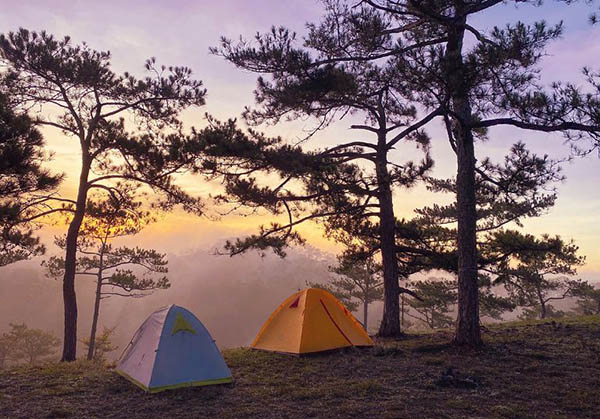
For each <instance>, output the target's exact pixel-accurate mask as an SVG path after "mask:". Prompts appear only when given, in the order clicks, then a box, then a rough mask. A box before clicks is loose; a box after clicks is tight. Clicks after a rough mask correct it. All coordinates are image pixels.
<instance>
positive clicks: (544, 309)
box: [540, 303, 546, 320]
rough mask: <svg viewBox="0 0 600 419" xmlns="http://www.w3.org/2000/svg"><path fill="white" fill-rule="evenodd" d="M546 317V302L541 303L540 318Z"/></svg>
mask: <svg viewBox="0 0 600 419" xmlns="http://www.w3.org/2000/svg"><path fill="white" fill-rule="evenodd" d="M545 318H546V304H545V303H542V304H541V305H540V319H542V320H544V319H545Z"/></svg>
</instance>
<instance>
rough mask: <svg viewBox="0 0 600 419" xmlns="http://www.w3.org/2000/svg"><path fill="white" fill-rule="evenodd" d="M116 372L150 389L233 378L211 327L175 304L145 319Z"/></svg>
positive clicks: (215, 381)
mask: <svg viewBox="0 0 600 419" xmlns="http://www.w3.org/2000/svg"><path fill="white" fill-rule="evenodd" d="M117 372H118V373H119V374H121V375H122V376H123V377H125V378H127V379H128V380H130V381H131V382H133V383H134V384H136V385H137V386H139V387H141V388H142V389H144V390H146V391H149V392H151V393H155V392H159V391H162V390H168V389H173V388H179V387H189V386H205V385H212V384H223V383H230V382H232V381H233V378H232V377H231V371H230V370H229V368H228V367H227V364H225V360H224V359H223V356H222V355H221V352H220V351H219V348H217V345H216V344H215V341H214V340H213V338H212V336H211V335H210V333H209V332H208V330H206V328H205V327H204V325H203V324H202V323H201V322H200V320H198V319H197V318H196V316H194V315H193V314H192V313H191V312H189V311H188V310H186V309H185V308H183V307H179V306H176V305H170V306H167V307H164V308H161V309H159V310H158V311H155V312H154V313H152V314H151V315H150V316H149V317H148V318H147V319H146V321H145V322H144V323H142V325H141V326H140V328H139V329H138V330H137V332H135V334H134V335H133V338H132V339H131V342H130V343H129V345H127V347H126V348H125V351H124V352H123V354H122V355H121V358H120V359H119V363H118V365H117Z"/></svg>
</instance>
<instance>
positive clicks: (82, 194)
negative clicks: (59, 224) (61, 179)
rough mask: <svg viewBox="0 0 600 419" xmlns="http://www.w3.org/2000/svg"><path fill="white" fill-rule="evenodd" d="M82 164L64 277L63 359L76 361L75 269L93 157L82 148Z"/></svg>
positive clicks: (68, 233) (67, 245) (70, 227)
mask: <svg viewBox="0 0 600 419" xmlns="http://www.w3.org/2000/svg"><path fill="white" fill-rule="evenodd" d="M82 151H83V152H82V166H81V173H80V175H79V188H78V191H77V202H76V205H75V214H74V215H73V219H72V220H71V223H70V224H69V230H68V232H67V239H66V254H65V276H64V278H63V301H64V307H65V331H64V333H65V334H64V342H63V353H62V358H61V361H63V362H71V361H75V359H76V357H77V296H76V294H75V271H76V265H77V238H78V236H79V228H80V227H81V223H82V221H83V217H84V216H85V205H86V202H87V192H88V185H87V182H88V175H89V172H90V165H91V159H90V157H89V155H88V153H87V150H85V149H84V150H82Z"/></svg>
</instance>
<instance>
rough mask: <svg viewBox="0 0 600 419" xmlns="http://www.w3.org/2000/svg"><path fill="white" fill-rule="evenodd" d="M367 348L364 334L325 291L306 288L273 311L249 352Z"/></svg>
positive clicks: (366, 335) (353, 319)
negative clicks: (262, 350)
mask: <svg viewBox="0 0 600 419" xmlns="http://www.w3.org/2000/svg"><path fill="white" fill-rule="evenodd" d="M371 345H373V341H372V340H371V338H370V337H369V335H368V334H367V332H365V330H364V329H363V327H362V326H361V325H360V323H359V322H358V321H357V320H356V319H355V318H354V316H353V315H352V314H351V313H350V312H349V311H348V310H347V309H346V307H344V305H343V304H342V303H341V302H340V301H339V300H338V299H337V298H335V297H334V296H333V295H331V294H330V293H328V292H327V291H325V290H322V289H318V288H307V289H304V290H302V291H298V292H297V293H295V294H293V295H292V296H290V297H289V298H288V299H287V300H285V301H284V302H283V303H282V304H281V305H280V306H279V307H277V310H275V311H274V312H273V314H271V316H270V317H269V318H268V320H267V321H266V322H265V324H264V325H263V327H262V328H261V329H260V332H258V335H257V336H256V338H255V339H254V342H253V343H252V348H255V349H264V350H267V351H274V352H285V353H292V354H305V353H310V352H320V351H326V350H329V349H335V348H343V347H346V346H371Z"/></svg>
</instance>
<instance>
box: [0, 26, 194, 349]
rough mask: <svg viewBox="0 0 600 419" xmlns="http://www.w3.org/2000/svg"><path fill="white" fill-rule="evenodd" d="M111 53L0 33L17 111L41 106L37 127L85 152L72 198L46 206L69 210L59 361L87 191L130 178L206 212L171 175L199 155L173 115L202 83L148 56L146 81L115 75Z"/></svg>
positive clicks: (72, 344)
mask: <svg viewBox="0 0 600 419" xmlns="http://www.w3.org/2000/svg"><path fill="white" fill-rule="evenodd" d="M110 58H111V56H110V53H109V52H103V51H95V50H93V49H91V48H90V47H89V46H88V45H87V44H85V43H84V44H81V45H74V44H73V43H72V41H71V39H70V38H69V37H65V38H63V39H56V38H54V37H53V36H52V35H50V34H48V33H46V32H44V31H42V32H39V33H37V32H30V31H28V30H26V29H20V30H19V31H17V32H10V33H8V34H5V35H0V61H1V63H2V64H3V65H4V66H5V68H6V74H5V80H6V82H5V83H4V84H5V88H6V91H7V92H9V93H10V97H11V100H12V101H14V103H15V104H16V105H17V106H19V107H21V108H28V109H32V108H34V107H35V108H36V109H41V111H42V112H43V113H40V114H39V115H37V116H36V117H35V118H34V119H33V121H34V123H35V124H36V125H38V126H46V127H53V128H57V129H59V130H60V131H61V133H63V134H64V135H65V136H67V137H69V138H72V139H73V140H74V142H73V147H74V149H75V150H77V151H78V152H80V153H81V165H80V167H79V177H78V179H79V180H78V184H77V193H76V196H74V197H72V198H60V199H59V198H55V199H54V202H52V201H48V202H46V204H47V205H50V204H53V203H54V204H57V206H56V207H55V208H53V210H54V211H62V212H65V211H68V212H70V213H72V218H71V223H70V224H69V227H68V232H67V237H66V242H65V271H64V278H63V300H64V306H65V310H64V322H65V332H64V335H65V337H64V343H63V344H64V347H63V355H62V360H63V361H73V360H74V359H75V356H76V348H77V299H76V294H75V272H76V261H77V257H76V251H77V238H78V234H79V230H80V227H81V224H82V222H83V220H84V218H85V215H86V208H87V202H88V194H89V192H90V191H99V192H104V193H107V194H108V195H116V196H118V195H119V194H120V192H121V191H120V185H121V184H120V183H119V181H126V182H129V183H133V184H136V185H137V186H138V187H143V186H146V187H148V188H150V189H152V190H153V191H155V192H157V193H158V194H159V196H160V200H159V201H158V202H157V203H156V206H158V207H160V208H163V209H169V208H171V207H172V206H173V205H175V204H182V205H183V207H184V208H185V209H186V210H190V211H195V212H197V213H199V212H201V209H202V206H201V204H200V202H199V200H198V199H197V198H194V197H191V196H190V195H188V194H187V193H185V192H184V191H183V190H182V189H181V188H179V187H178V186H177V185H176V184H175V182H174V178H173V175H175V174H176V173H178V172H181V171H183V170H185V168H186V164H187V163H189V162H190V161H192V160H193V159H195V158H196V156H195V155H194V156H190V155H186V154H185V153H184V152H183V150H184V149H191V148H194V146H193V144H189V141H191V140H192V139H190V138H187V137H185V136H183V135H182V134H181V132H180V131H181V123H180V122H179V120H178V115H179V113H180V112H181V111H182V110H184V109H186V108H188V107H190V106H198V105H203V104H204V96H205V90H204V89H203V88H202V83H201V82H200V81H197V80H194V79H192V76H191V70H190V69H189V68H186V67H166V66H158V65H157V64H156V60H155V59H154V58H152V59H150V60H148V61H147V62H146V64H145V68H146V70H147V72H148V74H149V75H148V76H147V77H144V78H141V79H138V78H136V77H134V76H133V75H132V74H130V73H127V72H126V73H124V74H123V75H117V74H116V73H115V72H114V71H113V70H112V69H111V63H110ZM53 115H55V116H53ZM126 118H127V121H128V124H126V123H125V120H126ZM128 128H129V129H128ZM188 140H189V141H188ZM59 204H60V205H59Z"/></svg>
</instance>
